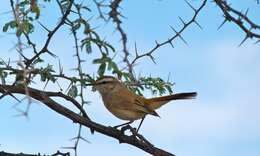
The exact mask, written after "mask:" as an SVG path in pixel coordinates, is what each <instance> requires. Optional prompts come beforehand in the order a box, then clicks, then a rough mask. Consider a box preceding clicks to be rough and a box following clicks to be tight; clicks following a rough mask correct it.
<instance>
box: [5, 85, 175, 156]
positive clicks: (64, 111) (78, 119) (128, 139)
mask: <svg viewBox="0 0 260 156" xmlns="http://www.w3.org/2000/svg"><path fill="white" fill-rule="evenodd" d="M6 90H7V91H9V92H11V93H14V94H24V95H25V94H26V92H25V87H23V86H12V85H0V92H1V93H5V92H6ZM27 90H28V92H29V95H30V96H31V97H32V98H34V99H36V100H38V101H40V102H41V103H43V104H45V105H46V106H47V107H49V108H50V109H52V110H54V111H55V112H57V113H59V114H60V115H63V116H64V117H66V118H68V119H70V120H72V121H73V122H74V123H79V124H81V125H83V126H84V127H88V128H90V129H92V130H94V131H96V132H99V133H102V134H104V135H107V136H110V137H112V138H115V139H117V140H118V141H119V142H120V143H127V144H130V145H133V146H135V147H137V148H139V149H142V150H144V151H146V152H148V153H150V154H152V155H156V156H174V155H173V154H171V153H169V152H166V151H164V150H162V149H160V148H157V147H155V146H154V145H153V144H151V143H150V142H149V141H148V140H147V139H144V137H143V136H141V135H140V134H139V135H138V137H135V136H128V135H126V134H123V133H122V132H121V131H120V130H117V129H115V128H112V127H107V126H104V125H101V124H99V123H96V122H94V121H92V120H89V119H88V118H85V117H83V116H81V115H80V114H77V113H75V112H73V111H71V110H70V109H68V108H66V107H64V106H62V105H61V104H59V103H58V102H56V101H54V100H53V99H51V98H50V95H53V96H57V97H63V96H66V95H62V96H61V94H60V93H53V92H47V91H42V90H37V89H34V88H30V87H27ZM140 138H142V139H140Z"/></svg>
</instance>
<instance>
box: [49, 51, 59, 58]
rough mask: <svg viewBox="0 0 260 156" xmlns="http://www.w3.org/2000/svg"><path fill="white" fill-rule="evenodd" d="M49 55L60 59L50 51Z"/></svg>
mask: <svg viewBox="0 0 260 156" xmlns="http://www.w3.org/2000/svg"><path fill="white" fill-rule="evenodd" d="M47 53H48V54H50V55H51V56H52V57H54V58H57V57H58V56H57V55H55V54H54V53H52V52H50V51H49V50H47Z"/></svg>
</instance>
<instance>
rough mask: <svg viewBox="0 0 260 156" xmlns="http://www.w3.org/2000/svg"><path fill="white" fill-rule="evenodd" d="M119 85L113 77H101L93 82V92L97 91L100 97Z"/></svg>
mask: <svg viewBox="0 0 260 156" xmlns="http://www.w3.org/2000/svg"><path fill="white" fill-rule="evenodd" d="M120 85H121V83H120V82H119V81H118V80H117V79H116V78H115V77H113V76H102V77H101V78H99V79H97V80H96V81H95V82H94V87H93V89H94V90H98V91H99V92H100V93H101V94H102V95H103V94H107V93H109V92H111V91H113V89H114V88H116V87H117V86H120Z"/></svg>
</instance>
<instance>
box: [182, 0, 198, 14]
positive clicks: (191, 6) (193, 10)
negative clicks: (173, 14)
mask: <svg viewBox="0 0 260 156" xmlns="http://www.w3.org/2000/svg"><path fill="white" fill-rule="evenodd" d="M185 2H186V3H187V4H188V5H189V6H190V8H191V9H192V10H193V11H194V12H196V11H197V10H196V9H195V8H194V7H193V6H192V5H191V4H190V3H189V2H188V1H187V0H185Z"/></svg>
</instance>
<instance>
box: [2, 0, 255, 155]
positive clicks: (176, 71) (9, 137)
mask: <svg viewBox="0 0 260 156" xmlns="http://www.w3.org/2000/svg"><path fill="white" fill-rule="evenodd" d="M7 2H8V1H5V2H3V3H4V4H3V5H2V7H1V9H0V10H5V11H7V10H8V7H7V6H8V3H7ZM192 2H193V4H194V5H197V6H198V5H199V1H192ZM46 6H47V5H46ZM233 6H235V7H242V10H243V9H244V10H246V8H247V7H251V9H250V11H249V16H250V17H252V18H255V19H256V21H257V20H258V21H257V22H258V23H260V21H259V18H258V19H257V18H256V17H257V16H259V14H260V12H256V11H255V12H254V10H256V9H257V8H258V10H259V7H260V6H259V5H255V3H254V1H253V0H252V1H247V2H245V1H242V0H238V1H233ZM122 8H123V9H122V13H123V14H124V15H125V16H126V17H127V19H125V20H124V25H123V26H124V28H125V30H126V32H127V34H128V35H129V48H130V50H131V49H132V48H133V45H134V43H135V42H136V43H137V46H138V49H139V51H140V52H145V51H147V50H149V49H150V48H151V47H153V46H154V40H158V41H163V40H165V39H167V38H168V37H169V36H170V35H171V34H172V33H173V32H172V31H171V29H170V28H169V25H172V26H174V27H176V29H178V28H180V26H181V25H180V24H181V23H180V21H178V16H181V17H183V18H184V19H186V20H188V19H189V18H190V17H191V16H192V11H191V10H190V9H189V8H188V7H187V5H186V4H185V3H184V2H183V1H178V2H176V1H175V2H174V1H170V0H164V1H157V0H153V1H148V0H143V1H138V4H137V3H136V2H134V1H125V2H124V3H123V6H122ZM53 10H54V9H46V11H48V12H45V13H43V14H42V16H43V19H42V21H47V20H48V22H50V23H49V25H52V24H55V23H56V21H55V19H52V18H48V17H52V16H53V15H55V12H53ZM0 17H1V20H0V21H1V22H0V23H1V24H2V23H3V20H5V19H8V18H10V15H8V14H4V15H1V16H0ZM222 20H223V19H222V15H221V13H220V11H219V9H218V8H217V7H216V6H215V5H214V4H213V3H211V2H208V4H207V6H206V8H204V9H203V11H202V12H201V15H200V16H199V18H198V21H199V23H200V24H201V25H202V27H203V30H200V29H199V28H198V27H197V26H196V25H193V26H191V27H190V28H188V29H187V30H186V31H185V33H184V34H183V36H184V37H185V39H186V40H187V41H188V45H185V44H184V43H183V42H182V41H181V40H178V39H177V40H176V41H175V42H174V45H175V48H174V49H172V48H171V47H170V46H165V47H163V48H161V49H160V50H158V51H156V52H155V56H156V62H157V64H153V63H152V62H151V61H150V60H148V59H143V60H142V61H140V62H139V63H138V66H137V71H136V73H137V74H139V73H141V74H144V75H150V74H152V75H154V76H161V77H164V78H167V76H168V75H169V73H170V75H171V80H172V81H173V82H175V83H176V85H175V86H174V91H176V92H187V91H197V92H198V97H197V99H195V100H190V101H174V102H171V103H169V104H168V105H166V106H164V107H162V108H161V109H159V110H158V113H159V114H160V116H161V118H155V117H152V116H149V117H148V118H147V119H146V120H145V122H144V124H143V126H142V128H141V133H142V134H143V135H144V136H146V137H147V139H148V140H150V141H151V142H153V143H154V144H155V145H156V146H158V147H162V148H163V149H166V150H168V151H170V152H172V153H174V154H176V155H177V156H230V155H236V156H244V155H248V156H258V155H259V153H260V148H259V147H260V126H259V122H260V115H259V110H260V106H259V103H260V100H259V92H260V83H259V80H260V70H259V68H258V67H259V66H260V62H259V59H260V51H259V50H260V48H259V45H255V44H253V42H250V41H248V42H246V43H245V44H243V45H242V46H241V47H237V45H238V44H239V43H240V42H241V40H242V39H243V37H244V36H243V35H244V34H243V32H242V31H240V30H239V29H238V28H237V27H236V26H235V25H233V24H226V25H224V27H223V28H222V29H220V30H217V27H218V26H219V24H220V23H221V22H222ZM93 23H94V22H93ZM97 25H98V24H97ZM110 28H111V25H106V26H101V27H100V30H99V31H100V32H105V33H106V36H107V38H108V39H111V42H112V43H114V44H116V46H119V45H118V44H117V43H118V42H119V39H118V38H117V37H118V36H117V35H118V34H117V33H113V30H111V29H110ZM107 30H109V31H107ZM43 37H44V36H42V30H38V31H37V33H36V34H35V36H34V38H35V39H36V40H37V41H39V42H42V41H43V40H42V38H43ZM68 37H69V36H68V35H66V34H65V32H64V30H62V31H60V32H59V33H58V34H57V35H56V36H55V38H54V41H53V44H52V45H51V47H52V50H53V51H55V52H57V53H58V54H59V55H60V56H62V57H61V58H60V59H61V61H62V63H63V64H64V66H65V69H66V68H67V70H68V69H71V66H72V63H73V61H71V56H72V54H71V46H70V42H71V40H65V39H66V38H68ZM0 40H1V44H2V48H1V49H2V52H1V53H0V56H1V58H8V57H7V56H9V57H14V56H15V55H16V52H15V51H14V50H10V48H11V47H12V46H13V43H14V42H15V40H14V38H13V37H12V36H11V35H8V34H3V33H1V38H0ZM89 57H90V58H94V57H96V55H95V54H93V55H91V56H89ZM50 61H53V63H54V64H55V63H56V64H57V61H55V60H50ZM90 63H91V62H90V61H89V62H88V61H87V63H86V64H90ZM86 70H87V71H94V70H95V68H94V67H92V66H88V65H86ZM86 96H89V98H88V100H90V101H92V104H91V105H90V106H87V112H88V113H89V115H90V116H91V117H92V118H93V119H95V120H96V121H97V122H100V123H103V124H105V125H117V124H119V123H121V122H122V121H120V120H119V119H116V118H115V117H114V116H113V115H111V114H110V113H109V112H108V111H107V110H106V109H105V107H104V106H103V104H102V101H101V98H100V96H99V95H98V94H97V93H92V92H87V93H86ZM147 96H149V97H150V96H151V95H150V94H149V93H147ZM13 104H15V101H13V100H12V99H10V98H5V99H2V100H1V102H0V106H1V109H0V114H1V118H0V123H1V134H0V144H1V145H0V150H4V151H8V152H25V153H26V152H27V153H38V152H41V153H43V152H45V153H46V154H50V153H53V152H55V151H56V150H58V149H59V148H60V147H64V146H70V145H72V144H73V142H71V141H69V139H70V138H72V137H74V135H75V134H76V131H77V126H76V125H75V124H73V123H72V122H71V121H69V120H67V119H66V118H64V117H62V116H60V115H57V114H56V113H54V112H53V111H51V110H50V109H48V108H46V107H45V106H44V105H42V104H40V103H36V104H33V105H32V108H31V110H30V118H29V119H25V118H23V117H13V116H14V115H16V114H17V112H16V111H15V110H14V109H12V106H13ZM23 106H25V103H23V104H21V105H20V107H23ZM83 134H84V137H85V138H86V139H87V140H89V141H90V142H91V143H90V144H89V143H84V142H81V144H80V148H79V154H80V155H86V154H89V155H104V154H106V155H115V156H121V155H125V156H127V155H129V156H130V155H140V156H141V155H143V156H145V155H148V154H146V153H144V152H143V151H141V150H139V149H136V148H134V147H132V146H129V145H124V144H120V145H119V144H118V142H117V141H116V140H114V139H112V138H109V137H106V136H104V135H102V134H98V133H95V135H91V134H90V133H89V131H88V130H84V131H83ZM101 149H102V150H101Z"/></svg>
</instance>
